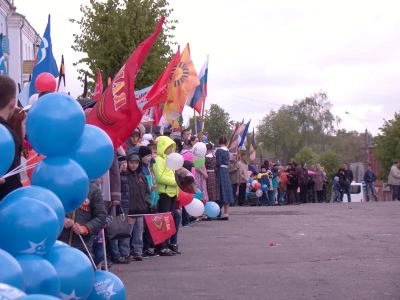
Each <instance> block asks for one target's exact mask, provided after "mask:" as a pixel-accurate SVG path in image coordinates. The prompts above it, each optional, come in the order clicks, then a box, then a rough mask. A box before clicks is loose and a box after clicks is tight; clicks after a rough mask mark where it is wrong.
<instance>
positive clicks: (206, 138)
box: [203, 135, 208, 143]
mask: <svg viewBox="0 0 400 300" xmlns="http://www.w3.org/2000/svg"><path fill="white" fill-rule="evenodd" d="M203 142H204V143H208V137H206V136H205V135H203Z"/></svg>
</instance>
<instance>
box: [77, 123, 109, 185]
mask: <svg viewBox="0 0 400 300" xmlns="http://www.w3.org/2000/svg"><path fill="white" fill-rule="evenodd" d="M69 156H70V157H71V158H72V159H73V160H75V161H76V162H77V163H78V164H80V165H81V167H82V168H83V169H84V170H85V172H86V174H87V175H88V177H89V179H97V178H100V177H101V176H103V175H104V174H105V173H106V172H107V171H108V169H110V167H111V165H112V163H113V161H114V146H113V143H112V141H111V139H110V138H109V136H108V135H107V133H105V132H104V131H103V130H102V129H100V128H99V127H97V126H93V125H86V126H85V130H84V131H83V134H82V136H81V138H80V139H79V140H78V142H77V143H76V144H75V146H74V147H73V149H72V151H71V153H70V155H69Z"/></svg>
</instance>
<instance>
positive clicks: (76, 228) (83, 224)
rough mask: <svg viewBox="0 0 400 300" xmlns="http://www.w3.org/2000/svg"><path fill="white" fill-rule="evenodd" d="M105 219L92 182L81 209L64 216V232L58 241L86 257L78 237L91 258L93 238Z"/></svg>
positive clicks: (99, 195) (99, 199)
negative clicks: (77, 250)
mask: <svg viewBox="0 0 400 300" xmlns="http://www.w3.org/2000/svg"><path fill="white" fill-rule="evenodd" d="M106 217H107V213H106V210H105V208H104V201H103V195H102V193H101V190H100V188H99V187H98V186H97V185H96V184H95V183H94V182H91V183H90V188H89V193H88V195H87V198H86V200H85V201H84V202H83V204H82V205H81V207H79V208H78V209H77V210H75V211H73V212H71V213H68V214H67V215H66V218H65V223H64V230H63V231H62V232H61V235H60V236H59V238H58V239H59V240H60V241H62V242H64V243H67V244H68V245H70V246H72V247H74V248H77V249H79V250H81V251H82V252H84V253H85V254H86V255H88V253H87V251H86V249H85V247H84V245H82V241H81V239H80V238H79V235H80V236H82V238H83V241H84V242H85V244H86V247H87V248H88V250H89V252H91V253H90V255H92V256H93V253H92V252H93V240H94V236H95V234H97V233H98V232H99V231H100V230H101V229H102V228H103V227H104V225H105V224H106Z"/></svg>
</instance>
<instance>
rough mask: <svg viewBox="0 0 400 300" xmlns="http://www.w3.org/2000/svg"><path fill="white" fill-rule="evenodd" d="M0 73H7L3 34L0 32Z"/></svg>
mask: <svg viewBox="0 0 400 300" xmlns="http://www.w3.org/2000/svg"><path fill="white" fill-rule="evenodd" d="M0 74H3V75H7V66H6V58H5V56H4V53H3V34H2V33H0Z"/></svg>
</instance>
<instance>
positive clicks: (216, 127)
mask: <svg viewBox="0 0 400 300" xmlns="http://www.w3.org/2000/svg"><path fill="white" fill-rule="evenodd" d="M196 118H197V121H201V116H197V117H196ZM189 122H190V128H191V129H192V132H193V133H194V132H195V124H194V118H193V117H192V118H190V121H189ZM232 126H233V121H231V120H230V116H229V113H227V112H226V111H225V110H224V109H223V108H222V107H221V106H219V105H218V104H211V106H210V109H206V110H205V112H204V132H208V134H209V136H208V140H209V141H210V142H213V143H217V142H218V138H219V136H220V135H225V136H226V137H227V138H228V140H229V139H230V137H231V135H232Z"/></svg>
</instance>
